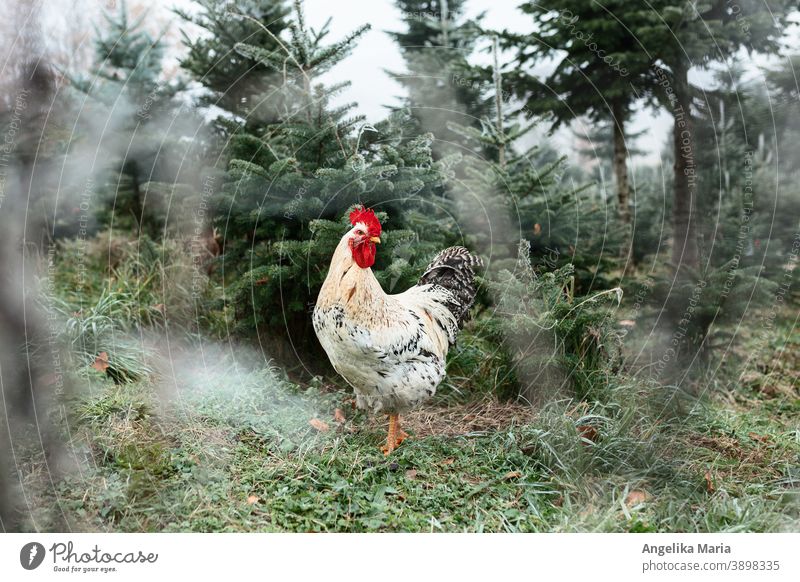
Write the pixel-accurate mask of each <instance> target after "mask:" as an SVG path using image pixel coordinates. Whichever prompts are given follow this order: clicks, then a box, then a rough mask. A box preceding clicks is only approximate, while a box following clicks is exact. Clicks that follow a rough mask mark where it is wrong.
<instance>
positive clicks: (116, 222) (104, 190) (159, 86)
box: [65, 1, 186, 237]
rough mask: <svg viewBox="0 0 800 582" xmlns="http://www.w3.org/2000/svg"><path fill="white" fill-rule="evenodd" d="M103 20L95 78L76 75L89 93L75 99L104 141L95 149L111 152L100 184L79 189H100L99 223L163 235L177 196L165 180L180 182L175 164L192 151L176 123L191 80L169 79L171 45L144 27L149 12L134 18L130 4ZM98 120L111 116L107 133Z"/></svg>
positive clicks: (86, 125) (82, 118) (82, 117)
mask: <svg viewBox="0 0 800 582" xmlns="http://www.w3.org/2000/svg"><path fill="white" fill-rule="evenodd" d="M104 17H105V21H106V26H105V27H104V28H103V32H102V33H101V34H99V35H98V37H97V38H96V39H95V66H94V69H93V70H92V72H91V75H90V76H87V77H82V78H74V79H72V85H73V86H74V87H75V89H77V90H78V91H79V92H81V93H83V95H82V96H79V98H78V99H77V104H76V105H77V108H78V124H79V127H81V131H82V133H83V134H84V137H83V139H86V138H88V139H97V143H96V144H94V151H95V152H104V155H103V156H97V159H98V161H99V162H100V164H99V166H98V168H97V170H98V173H99V176H100V177H99V179H98V180H97V183H96V185H94V186H92V187H91V188H89V187H86V186H85V185H84V186H81V185H78V186H77V187H78V188H85V189H86V190H87V191H88V190H91V191H92V193H94V191H95V189H96V195H97V196H98V198H99V200H98V201H97V203H96V208H97V212H96V219H97V221H98V223H99V224H100V225H102V226H106V227H111V228H119V229H123V230H132V231H134V232H136V233H138V234H148V235H149V236H151V237H160V236H161V235H162V234H163V233H164V231H165V229H166V226H167V225H166V220H167V208H168V204H170V203H173V202H174V201H172V200H170V199H169V198H165V197H164V194H165V193H166V194H169V193H170V192H172V190H173V189H172V188H170V187H160V186H159V183H167V184H174V183H175V182H176V181H177V167H176V166H177V165H179V164H180V161H181V160H182V159H183V158H184V156H185V153H186V152H185V149H184V148H185V147H186V146H184V145H182V144H180V141H179V138H180V133H179V132H180V130H181V129H182V124H181V123H178V122H177V121H176V120H177V118H178V117H179V116H181V115H185V112H184V111H183V110H182V108H181V104H180V102H179V101H178V99H177V98H176V95H177V94H178V93H179V92H180V91H181V90H182V89H183V88H184V84H183V82H182V81H181V80H180V79H175V80H167V79H165V78H164V76H163V59H164V45H163V42H162V40H161V39H160V38H154V37H152V36H151V35H150V34H149V33H148V32H147V31H146V30H145V29H144V21H145V19H146V18H147V13H143V14H142V15H140V16H139V17H138V18H136V19H135V20H131V19H130V17H129V15H128V11H127V6H126V3H125V2H124V1H123V2H120V4H119V6H118V10H117V12H116V13H108V12H106V13H105V14H104ZM98 119H102V120H104V125H105V130H104V131H102V132H97V130H96V124H97V120H98ZM98 133H99V136H98V135H97V134H98ZM74 162H75V163H85V162H84V161H83V160H80V159H76V160H74ZM151 186H152V187H153V189H151ZM79 195H80V194H78V193H75V199H77V198H78V196H79ZM65 214H66V215H67V216H68V215H69V213H65ZM72 227H73V228H74V225H72ZM65 228H66V229H67V231H68V230H69V228H70V226H69V225H66V226H65Z"/></svg>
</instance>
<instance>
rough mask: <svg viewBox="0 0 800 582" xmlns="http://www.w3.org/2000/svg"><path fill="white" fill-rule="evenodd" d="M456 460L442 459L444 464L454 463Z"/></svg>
mask: <svg viewBox="0 0 800 582" xmlns="http://www.w3.org/2000/svg"><path fill="white" fill-rule="evenodd" d="M455 462H456V460H455V459H445V460H444V461H442V465H452V464H453V463H455Z"/></svg>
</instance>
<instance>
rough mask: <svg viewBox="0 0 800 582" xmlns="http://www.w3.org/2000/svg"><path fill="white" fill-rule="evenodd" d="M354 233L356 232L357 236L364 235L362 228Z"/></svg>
mask: <svg viewBox="0 0 800 582" xmlns="http://www.w3.org/2000/svg"><path fill="white" fill-rule="evenodd" d="M356 234H357V235H358V236H364V231H363V230H357V231H356Z"/></svg>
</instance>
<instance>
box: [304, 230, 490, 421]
mask: <svg viewBox="0 0 800 582" xmlns="http://www.w3.org/2000/svg"><path fill="white" fill-rule="evenodd" d="M352 234H353V231H351V232H349V233H348V234H346V235H345V236H344V237H343V238H342V241H341V242H340V243H339V246H338V247H337V250H336V252H335V253H334V256H333V260H332V262H331V266H330V269H329V271H328V275H327V277H326V279H325V283H324V284H323V286H322V290H321V291H320V294H319V297H318V299H317V304H316V306H315V308H314V316H313V323H314V330H315V331H316V333H317V337H318V338H319V341H320V344H322V347H323V348H324V349H325V352H326V353H327V354H328V357H329V358H330V360H331V363H332V364H333V367H334V368H335V369H336V371H337V372H338V373H339V374H340V375H341V376H342V377H343V378H344V379H345V380H347V382H348V383H349V384H350V385H351V386H352V387H353V389H354V391H355V393H356V403H357V405H358V406H359V408H365V409H368V410H372V411H374V412H387V413H400V412H404V411H406V410H408V409H410V408H413V407H414V406H417V405H418V404H420V403H422V402H423V401H425V400H427V399H428V398H430V397H431V396H433V394H434V393H435V392H436V388H437V387H438V385H439V384H440V383H441V381H442V380H443V379H444V376H445V360H446V357H447V352H448V349H449V347H450V345H452V344H453V343H454V342H455V339H456V334H457V333H458V329H459V326H460V325H461V323H462V322H463V321H464V320H465V318H466V314H467V312H468V310H469V307H470V306H471V305H472V301H473V300H474V297H475V286H474V282H473V281H472V277H473V276H474V274H473V273H474V271H473V269H474V267H475V266H477V265H480V259H477V258H476V257H473V256H472V255H470V254H469V253H468V252H467V251H466V249H463V248H462V247H453V248H452V249H447V250H445V251H443V252H442V253H440V254H439V255H438V256H437V257H436V258H435V259H434V261H433V262H432V263H431V264H430V266H429V267H428V269H426V271H425V274H424V275H423V277H422V279H421V280H420V284H418V285H416V286H414V287H412V288H411V289H409V290H408V291H406V292H404V293H399V294H397V295H387V294H386V293H384V292H383V290H382V289H381V287H380V284H379V283H378V281H377V279H375V276H374V274H373V273H372V270H371V269H369V268H366V269H364V268H360V267H358V265H356V264H355V263H354V262H353V259H352V255H351V252H350V250H349V247H348V240H349V237H350V236H352Z"/></svg>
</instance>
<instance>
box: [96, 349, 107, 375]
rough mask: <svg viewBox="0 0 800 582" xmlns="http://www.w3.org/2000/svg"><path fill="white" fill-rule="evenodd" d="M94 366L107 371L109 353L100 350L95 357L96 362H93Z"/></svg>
mask: <svg viewBox="0 0 800 582" xmlns="http://www.w3.org/2000/svg"><path fill="white" fill-rule="evenodd" d="M92 368H94V369H95V370H97V371H98V372H105V371H106V370H108V353H107V352H100V353H99V354H98V355H97V357H96V358H95V359H94V364H92Z"/></svg>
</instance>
